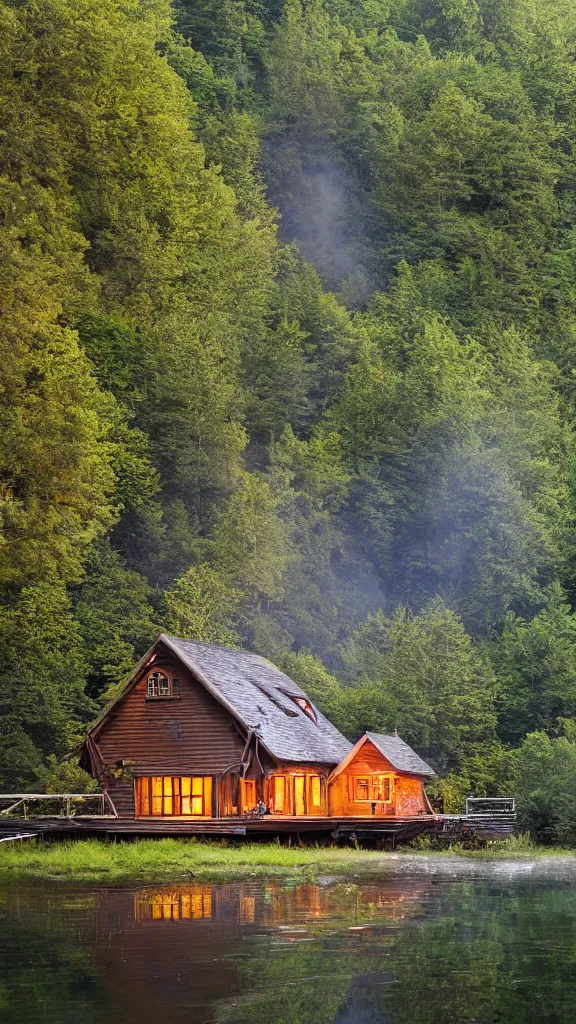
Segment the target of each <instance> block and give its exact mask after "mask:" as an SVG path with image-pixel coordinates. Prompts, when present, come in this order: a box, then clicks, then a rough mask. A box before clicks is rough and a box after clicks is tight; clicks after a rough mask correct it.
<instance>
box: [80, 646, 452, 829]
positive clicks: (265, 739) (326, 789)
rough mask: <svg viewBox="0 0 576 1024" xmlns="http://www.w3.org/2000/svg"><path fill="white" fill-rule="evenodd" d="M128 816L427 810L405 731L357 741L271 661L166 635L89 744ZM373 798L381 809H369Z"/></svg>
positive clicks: (98, 770)
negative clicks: (263, 810) (404, 740)
mask: <svg viewBox="0 0 576 1024" xmlns="http://www.w3.org/2000/svg"><path fill="white" fill-rule="evenodd" d="M81 764H82V766H83V767H84V768H86V769H87V770H88V771H90V772H91V773H92V774H93V775H94V776H95V777H96V778H97V779H98V780H99V782H100V785H101V787H102V789H103V791H104V792H105V793H106V794H107V796H108V798H109V801H110V803H111V805H112V807H113V808H114V809H115V811H116V813H117V814H118V816H119V817H121V818H145V819H155V818H182V819H185V818H195V819H200V818H203V819H209V818H227V817H242V816H247V815H250V814H251V813H252V812H253V811H254V809H255V808H256V806H257V805H258V804H259V803H260V802H262V801H263V802H264V804H265V805H266V808H267V812H268V814H270V815H273V816H279V817H284V816H290V817H291V816H298V817H299V816H305V817H327V816H329V815H337V816H339V817H350V816H356V815H358V816H366V815H369V814H371V813H376V814H379V815H393V814H395V813H403V814H419V813H421V809H422V810H424V809H426V813H429V810H428V806H429V805H428V804H427V802H426V800H425V795H424V791H423V787H422V779H423V778H424V777H425V776H426V775H431V774H433V772H432V769H430V768H429V767H428V766H427V765H425V764H424V762H423V761H421V759H420V758H419V757H418V755H417V754H415V752H414V751H411V750H410V747H408V746H407V745H406V744H405V743H402V741H401V740H400V739H398V738H397V737H389V736H375V735H374V734H367V735H366V736H364V737H362V739H361V740H359V741H358V743H357V744H356V745H355V746H354V747H353V746H352V744H351V743H350V742H349V740H347V739H346V738H345V737H344V736H342V734H341V733H340V732H338V730H337V729H336V728H335V727H334V726H333V725H332V724H331V722H329V721H328V719H326V718H325V717H324V715H322V713H321V712H320V711H319V710H318V709H317V708H315V707H314V705H313V704H312V702H311V701H310V699H309V698H308V696H307V695H306V694H305V693H304V691H303V690H302V689H301V688H300V687H299V686H297V685H296V683H294V682H293V680H291V679H290V678H289V677H288V676H286V675H284V673H283V672H280V671H279V669H277V668H275V666H274V665H272V664H271V663H270V662H269V661H266V659H265V658H261V657H259V656H258V655H256V654H251V653H250V652H248V651H241V650H231V649H229V648H225V647H218V646H216V645H214V644H206V643H199V642H196V641H193V640H184V639H180V638H178V637H173V636H167V635H166V634H161V636H160V637H159V639H158V640H157V641H156V643H155V644H154V645H153V646H152V647H151V649H150V650H149V651H148V653H147V654H146V655H145V656H144V658H143V659H142V661H141V662H140V663H139V665H138V666H137V667H136V669H135V671H134V672H133V674H132V676H131V677H130V679H129V680H128V682H127V684H126V686H125V688H124V690H123V691H122V693H121V694H120V696H119V697H118V698H117V699H116V700H115V701H114V702H113V703H112V704H111V705H110V706H109V707H108V708H107V709H106V711H105V712H104V713H103V714H102V715H101V717H100V718H99V719H98V721H97V722H96V724H95V725H94V726H93V728H92V729H91V730H90V732H89V733H88V736H87V738H86V741H85V743H84V744H83V750H82V757H81ZM374 803H375V805H376V808H375V809H374V807H373V806H372V805H373V804H374Z"/></svg>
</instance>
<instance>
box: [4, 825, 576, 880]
mask: <svg viewBox="0 0 576 1024" xmlns="http://www.w3.org/2000/svg"><path fill="white" fill-rule="evenodd" d="M455 855H456V856H459V857H468V858H471V859H474V860H478V859H482V860H494V859H501V860H512V859H514V860H518V859H522V858H527V857H529V858H530V859H533V858H535V857H536V858H544V857H551V856H552V857H554V856H558V855H564V856H568V857H576V851H570V850H554V849H550V848H546V847H536V846H533V845H532V844H531V843H530V842H529V840H527V839H526V837H522V836H520V837H517V838H515V839H511V840H508V841H507V842H505V843H492V844H490V845H489V846H488V847H486V848H484V849H479V850H472V851H471V850H467V849H464V848H462V847H458V846H453V847H449V848H448V849H446V850H434V849H429V848H426V847H424V848H423V847H422V846H421V847H420V849H418V848H416V849H414V848H412V849H411V848H409V847H404V848H402V850H401V851H399V856H391V855H390V854H387V853H380V852H375V851H371V850H354V849H338V848H336V847H334V848H330V847H323V848H322V847H302V848H300V847H287V846H280V845H278V844H276V843H266V844H264V843H258V844H256V843H254V844H249V843H246V844H243V845H236V846H232V845H228V844H227V843H225V842H208V841H198V840H194V839H159V840H150V839H142V840H137V841H135V842H117V843H110V842H104V841H102V840H98V839H84V840H76V841H74V842H44V841H42V840H22V841H21V842H14V843H2V844H0V882H6V881H9V880H18V881H21V880H26V879H28V880H44V881H58V880H61V881H66V882H81V883H89V884H92V885H94V884H96V885H109V886H114V885H129V884H134V883H139V884H140V883H156V884H157V883H161V882H178V881H180V882H182V881H188V880H189V879H191V878H195V879H198V880H200V881H209V882H224V881H232V880H235V879H238V880H240V879H250V878H258V877H264V876H268V877H271V876H275V877H291V878H294V879H301V880H312V879H314V878H316V877H318V876H319V875H348V876H350V875H368V874H375V873H378V874H383V873H385V872H392V871H395V870H398V869H399V868H401V867H402V866H404V867H408V863H407V862H408V861H409V862H410V866H411V867H413V866H414V867H417V865H418V862H419V861H420V862H422V861H424V860H428V859H429V858H430V857H440V858H443V857H446V856H455Z"/></svg>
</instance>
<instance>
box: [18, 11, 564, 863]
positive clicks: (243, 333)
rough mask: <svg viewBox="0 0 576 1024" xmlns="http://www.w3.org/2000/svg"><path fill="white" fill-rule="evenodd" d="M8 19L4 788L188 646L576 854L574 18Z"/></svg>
mask: <svg viewBox="0 0 576 1024" xmlns="http://www.w3.org/2000/svg"><path fill="white" fill-rule="evenodd" d="M0 10H1V18H2V28H1V32H0V49H1V51H2V60H1V62H0V78H1V84H0V91H1V96H2V103H1V106H0V131H1V138H2V147H1V151H0V165H1V166H0V295H1V299H0V310H1V313H0V316H1V321H2V331H1V339H2V340H1V346H2V359H1V364H0V365H1V370H0V387H1V399H0V523H1V529H0V626H1V634H2V644H1V649H0V788H2V789H3V790H4V791H7V790H10V791H21V790H31V789H32V790H34V789H36V790H37V789H38V787H42V788H44V787H47V788H48V789H49V790H50V788H51V787H52V791H54V790H57V791H63V790H66V789H69V788H70V787H71V788H72V789H74V787H83V786H84V785H86V781H85V779H83V777H82V773H81V772H80V770H79V769H78V768H77V767H76V765H75V763H74V760H73V759H72V760H66V755H68V754H69V753H70V752H71V751H73V750H74V748H75V746H76V745H77V743H78V741H79V739H80V738H81V736H82V734H83V732H84V730H85V729H86V726H87V724H88V723H89V722H90V721H91V720H93V719H94V718H95V716H96V715H97V714H98V712H99V710H100V709H101V707H102V706H103V704H104V703H106V702H107V701H108V700H109V699H110V697H111V696H112V695H114V693H115V692H116V691H117V688H118V687H120V686H121V685H122V681H123V680H124V679H125V678H126V674H127V672H128V671H129V670H130V669H131V668H132V667H133V665H134V663H135V662H136V660H137V659H138V658H139V657H140V656H141V655H142V654H143V652H144V651H145V650H146V649H147V648H148V647H149V646H150V644H151V642H152V640H153V639H154V637H155V635H156V634H157V633H158V632H159V631H160V630H163V631H165V632H168V633H172V634H175V635H178V636H190V637H196V638H197V639H200V640H205V641H212V642H215V643H221V644H230V645H241V646H246V647H248V648H250V649H252V650H254V651H257V652H258V653H260V654H263V655H265V656H266V657H268V658H270V660H272V661H273V662H274V663H275V664H277V665H278V666H279V667H281V668H282V669H284V670H285V671H286V672H288V674H290V675H291V676H292V677H293V678H294V679H296V681H297V682H298V683H300V684H301V685H302V686H303V687H305V689H306V690H307V692H308V693H309V694H310V696H311V698H312V699H313V700H314V701H315V702H316V703H317V704H318V706H319V707H320V708H321V709H322V710H323V711H324V712H325V714H327V715H328V716H329V717H330V718H331V719H332V720H333V721H334V722H335V724H336V725H337V726H338V727H339V728H340V729H341V730H342V731H343V732H344V733H345V734H346V735H347V736H349V737H350V738H353V739H354V738H356V737H357V736H358V735H359V734H360V733H361V732H363V731H364V730H365V729H372V730H374V731H379V732H391V731H393V730H394V729H398V732H399V733H400V735H401V736H402V737H403V738H404V739H405V740H406V741H407V742H408V743H410V744H413V745H414V746H415V747H416V748H417V749H418V750H419V751H420V752H421V753H422V755H423V756H425V757H426V759H429V760H430V761H431V762H432V764H433V765H434V766H435V768H436V769H437V771H438V773H439V776H440V777H441V781H439V782H438V783H437V784H436V789H437V792H438V794H439V795H442V796H443V798H444V805H445V807H446V809H447V810H450V809H455V810H459V809H460V808H461V805H462V801H463V798H464V796H465V795H467V794H477V795H497V794H502V793H508V792H514V793H516V795H517V796H518V798H519V800H520V804H521V808H522V815H523V818H522V820H523V821H524V822H525V824H526V825H527V826H529V827H530V828H531V830H532V832H533V834H535V835H536V836H538V837H540V838H544V839H546V838H547V839H553V840H555V841H562V842H565V843H570V842H576V824H575V822H576V617H575V615H574V609H575V606H576V521H575V520H576V458H575V455H576V448H575V443H574V434H575V429H576V264H575V253H576V198H575V193H574V180H575V173H576V63H575V55H576V8H575V7H574V5H573V4H572V3H571V2H570V0H542V2H541V3H539V4H538V6H537V7H536V6H535V5H534V4H533V3H532V0H175V2H174V3H173V4H172V5H171V4H170V3H169V0H99V2H98V3H97V2H96V0H27V2H26V3H25V4H23V3H21V2H20V0H2V2H1V3H0Z"/></svg>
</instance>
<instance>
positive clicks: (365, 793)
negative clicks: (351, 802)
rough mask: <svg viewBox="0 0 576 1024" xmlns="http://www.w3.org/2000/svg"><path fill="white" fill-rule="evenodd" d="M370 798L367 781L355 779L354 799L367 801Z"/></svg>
mask: <svg viewBox="0 0 576 1024" xmlns="http://www.w3.org/2000/svg"><path fill="white" fill-rule="evenodd" d="M369 798H370V792H369V786H368V779H356V799H357V800H368V799H369Z"/></svg>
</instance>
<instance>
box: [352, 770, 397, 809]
mask: <svg viewBox="0 0 576 1024" xmlns="http://www.w3.org/2000/svg"><path fill="white" fill-rule="evenodd" d="M351 781H352V787H353V789H352V793H353V796H352V802H353V803H357V804H373V803H376V804H390V803H392V802H393V799H394V776H393V775H392V774H389V773H385V772H372V773H370V774H369V775H366V774H364V775H353V776H351ZM360 786H364V787H365V791H366V794H367V795H366V796H360V795H359V794H360ZM380 793H382V795H380Z"/></svg>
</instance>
